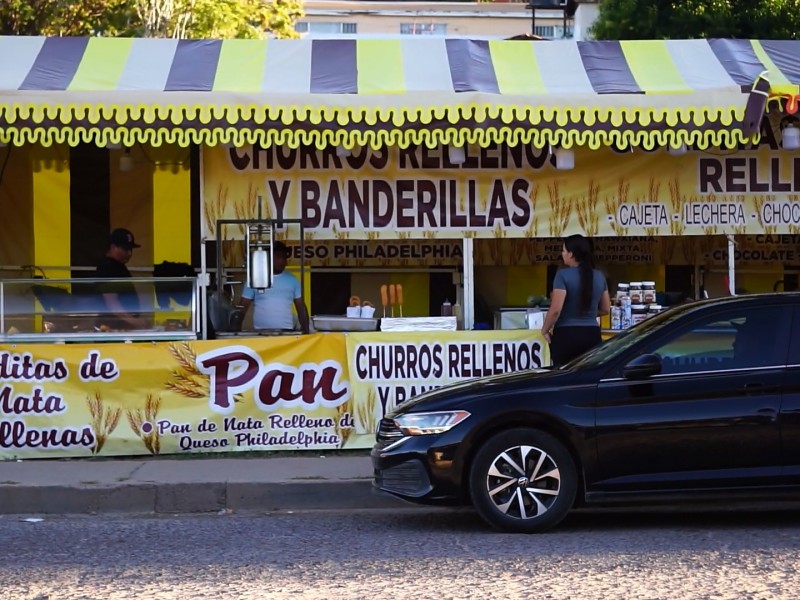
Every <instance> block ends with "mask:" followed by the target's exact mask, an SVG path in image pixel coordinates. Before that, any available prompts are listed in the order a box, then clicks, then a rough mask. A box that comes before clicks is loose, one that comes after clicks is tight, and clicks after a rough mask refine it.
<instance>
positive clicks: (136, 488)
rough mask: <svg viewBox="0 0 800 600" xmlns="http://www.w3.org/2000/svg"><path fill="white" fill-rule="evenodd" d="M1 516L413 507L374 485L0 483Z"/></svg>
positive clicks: (333, 483)
mask: <svg viewBox="0 0 800 600" xmlns="http://www.w3.org/2000/svg"><path fill="white" fill-rule="evenodd" d="M0 498H2V502H0V514H98V513H131V514H191V513H209V512H220V511H267V512H272V511H286V510H360V509H390V510H391V509H393V510H396V509H398V508H401V507H408V506H409V505H408V504H406V503H405V502H403V501H402V500H398V499H397V498H393V497H392V496H388V495H384V494H381V493H378V492H375V491H373V489H372V482H371V481H368V480H361V481H342V482H332V481H315V482H304V483H233V482H231V483H227V482H215V483H212V482H196V483H175V484H170V483H166V484H163V483H162V484H154V483H136V484H124V485H119V486H113V487H109V486H80V487H78V486H46V485H42V486H19V485H0Z"/></svg>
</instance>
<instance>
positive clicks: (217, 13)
mask: <svg viewBox="0 0 800 600" xmlns="http://www.w3.org/2000/svg"><path fill="white" fill-rule="evenodd" d="M302 16H303V4H302V0H271V1H270V0H77V1H76V0H0V34H3V35H103V36H131V35H139V36H145V37H171V38H262V37H266V36H267V35H272V36H274V37H280V38H289V37H297V33H296V32H295V30H294V24H295V22H296V21H297V19H299V18H300V17H302Z"/></svg>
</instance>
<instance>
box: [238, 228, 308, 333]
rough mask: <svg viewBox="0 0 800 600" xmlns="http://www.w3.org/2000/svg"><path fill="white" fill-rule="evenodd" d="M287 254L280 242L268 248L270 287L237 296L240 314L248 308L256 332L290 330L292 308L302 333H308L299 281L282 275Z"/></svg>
mask: <svg viewBox="0 0 800 600" xmlns="http://www.w3.org/2000/svg"><path fill="white" fill-rule="evenodd" d="M288 258H289V251H288V249H287V248H286V245H285V244H284V243H283V242H275V243H274V244H273V245H272V287H269V288H267V289H265V290H254V289H251V288H249V287H247V286H245V288H244V290H243V291H242V296H241V307H242V312H243V313H244V314H247V310H248V309H249V308H250V305H251V304H255V308H254V309H253V326H254V327H255V328H256V329H282V330H290V329H294V315H293V314H292V305H294V307H295V309H296V310H297V318H298V320H299V321H300V328H301V329H302V330H303V333H308V309H306V304H305V301H304V300H303V295H302V293H301V291H300V281H299V280H298V279H297V277H295V276H294V275H292V274H291V273H289V272H288V271H286V263H287V261H288Z"/></svg>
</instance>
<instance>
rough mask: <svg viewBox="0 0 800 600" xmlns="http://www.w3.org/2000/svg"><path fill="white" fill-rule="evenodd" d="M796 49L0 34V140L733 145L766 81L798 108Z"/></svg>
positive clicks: (749, 129) (750, 128)
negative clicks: (758, 89)
mask: <svg viewBox="0 0 800 600" xmlns="http://www.w3.org/2000/svg"><path fill="white" fill-rule="evenodd" d="M798 57H800V42H794V41H751V40H667V41H663V40H655V41H622V42H613V41H592V42H574V41H552V42H542V41H509V40H497V41H485V40H467V39H446V38H429V39H416V38H415V39H408V40H405V39H403V40H400V39H325V40H225V41H221V40H166V39H121V38H42V37H0V141H3V142H8V143H13V144H24V143H30V142H35V143H41V144H44V145H50V144H53V143H68V144H77V143H81V142H95V143H98V144H101V145H102V144H107V143H122V144H126V145H133V144H134V143H136V142H144V143H149V144H153V145H160V144H164V143H176V144H180V145H189V144H192V143H199V144H209V145H216V144H234V145H237V146H238V145H245V144H265V145H272V144H280V145H288V146H292V147H296V146H300V145H315V146H318V147H324V146H327V145H330V144H337V145H343V146H346V147H350V146H353V145H361V146H365V145H371V146H374V147H377V146H382V145H386V144H389V145H397V146H403V147H405V146H408V145H411V144H426V145H430V146H433V145H436V144H440V143H455V144H478V145H484V144H487V143H501V142H502V143H507V144H511V145H515V144H519V143H526V144H533V145H535V146H545V145H547V144H561V145H564V146H571V145H573V144H579V145H585V146H588V147H592V148H597V147H599V146H603V145H611V144H615V145H618V146H622V147H625V146H627V145H637V146H643V147H646V148H652V147H654V146H661V145H669V144H671V145H678V144H681V143H685V144H691V145H694V146H695V147H698V148H706V147H709V146H720V147H734V146H736V145H737V144H739V143H742V142H745V141H747V140H748V139H749V138H750V136H751V135H752V134H753V133H754V127H756V128H757V125H758V122H759V121H760V117H761V114H762V113H763V107H764V103H765V96H764V94H765V93H767V94H769V95H770V96H771V97H773V98H782V99H783V100H784V101H787V107H788V110H790V112H791V111H793V110H796V107H797V99H798V97H800V60H798ZM760 78H761V79H760ZM759 81H761V82H762V83H763V82H768V85H763V86H762V87H765V88H768V89H766V90H764V89H762V94H761V95H760V96H759V95H757V94H756V95H754V93H753V89H754V86H755V84H756V83H757V82H759ZM759 98H760V99H761V102H760V104H759V103H758V102H753V100H754V99H755V100H759ZM748 100H750V104H751V106H750V111H749V112H747V111H746V109H747V106H748ZM754 106H755V107H756V112H758V114H757V115H756V116H755V117H754V116H753V110H754V109H753V107H754Z"/></svg>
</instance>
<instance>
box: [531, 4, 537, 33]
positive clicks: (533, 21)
mask: <svg viewBox="0 0 800 600" xmlns="http://www.w3.org/2000/svg"><path fill="white" fill-rule="evenodd" d="M531 35H536V7H535V6H534V5H533V4H531Z"/></svg>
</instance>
